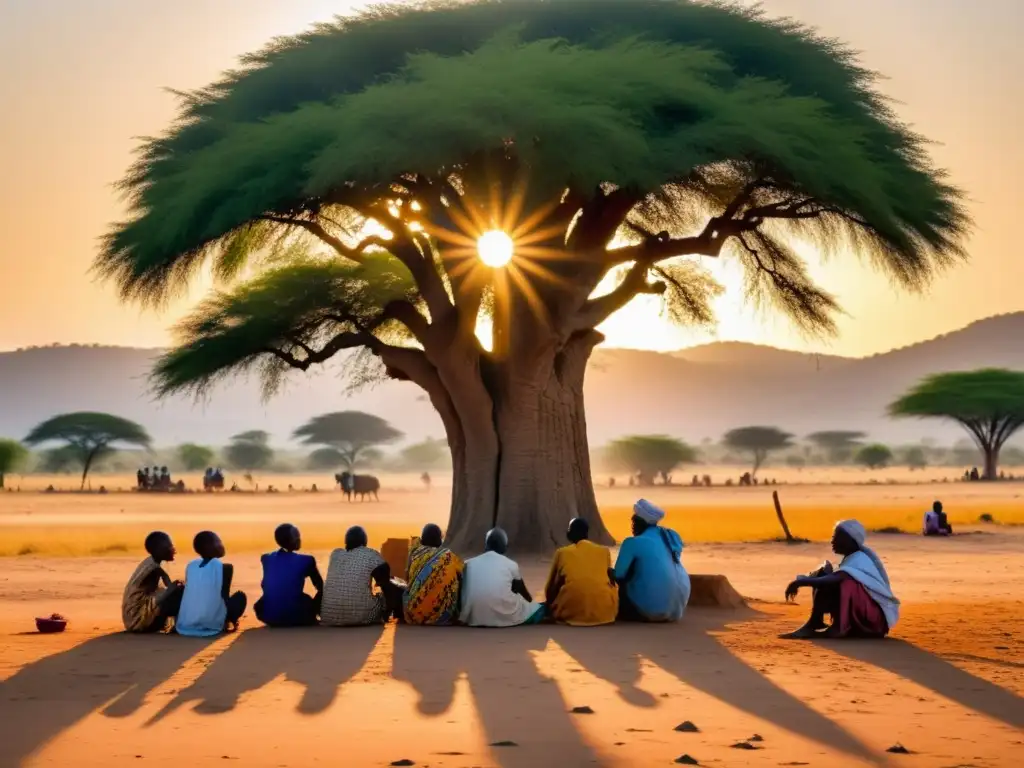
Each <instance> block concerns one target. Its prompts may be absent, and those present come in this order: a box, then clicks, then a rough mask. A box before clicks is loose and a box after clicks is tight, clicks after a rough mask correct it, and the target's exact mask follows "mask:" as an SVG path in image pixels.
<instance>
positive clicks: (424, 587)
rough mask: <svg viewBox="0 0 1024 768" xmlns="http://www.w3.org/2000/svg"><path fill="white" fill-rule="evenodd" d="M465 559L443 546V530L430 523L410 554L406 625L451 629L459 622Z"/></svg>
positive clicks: (405, 597)
mask: <svg viewBox="0 0 1024 768" xmlns="http://www.w3.org/2000/svg"><path fill="white" fill-rule="evenodd" d="M464 567H465V566H464V565H463V563H462V558H460V557H459V556H458V555H456V554H455V553H454V552H452V551H451V550H450V549H448V548H447V547H445V546H444V545H443V536H442V534H441V529H440V527H438V526H436V525H434V524H433V523H429V524H428V525H425V526H424V527H423V533H422V534H421V535H420V538H419V540H418V541H414V542H413V547H412V549H411V550H410V552H409V567H408V575H409V587H408V589H406V591H405V594H404V595H403V597H402V608H403V610H404V612H405V621H406V623H407V624H430V625H434V626H451V625H452V624H454V623H455V622H456V621H458V619H459V592H460V590H461V588H462V573H463V569H464Z"/></svg>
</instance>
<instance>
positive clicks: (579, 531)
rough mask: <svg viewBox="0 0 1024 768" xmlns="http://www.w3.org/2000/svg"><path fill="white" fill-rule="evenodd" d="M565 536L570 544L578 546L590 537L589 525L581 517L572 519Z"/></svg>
mask: <svg viewBox="0 0 1024 768" xmlns="http://www.w3.org/2000/svg"><path fill="white" fill-rule="evenodd" d="M565 535H566V538H568V539H569V543H570V544H579V543H580V542H581V541H586V540H587V539H588V538H589V537H590V523H588V522H587V521H586V520H584V519H583V518H582V517H574V518H573V519H572V520H570V521H569V530H568V531H567V532H566V534H565Z"/></svg>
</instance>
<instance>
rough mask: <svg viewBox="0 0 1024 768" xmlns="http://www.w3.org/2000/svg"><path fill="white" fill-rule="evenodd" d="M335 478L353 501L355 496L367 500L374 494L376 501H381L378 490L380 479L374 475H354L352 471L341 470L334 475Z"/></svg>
mask: <svg viewBox="0 0 1024 768" xmlns="http://www.w3.org/2000/svg"><path fill="white" fill-rule="evenodd" d="M334 479H335V480H336V481H337V482H338V485H340V486H341V490H342V493H344V494H345V497H346V498H347V499H348V500H349V501H352V497H353V496H358V497H359V500H360V501H365V500H366V497H367V496H370V495H372V496H373V500H374V501H380V497H379V496H378V495H377V491H379V490H380V480H378V479H377V478H376V477H374V476H373V475H353V474H352V473H351V472H341V473H340V474H337V475H335V476H334Z"/></svg>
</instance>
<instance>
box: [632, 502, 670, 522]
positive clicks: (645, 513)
mask: <svg viewBox="0 0 1024 768" xmlns="http://www.w3.org/2000/svg"><path fill="white" fill-rule="evenodd" d="M633 514H634V515H636V516H637V517H639V518H640V519H641V520H643V521H644V522H645V523H647V524H648V525H657V524H658V522H659V521H660V520H661V519H662V518H663V517H665V513H664V511H662V510H661V509H659V508H658V507H656V506H654V505H653V504H651V502H649V501H648V500H647V499H640V501H638V502H637V503H636V504H634V505H633Z"/></svg>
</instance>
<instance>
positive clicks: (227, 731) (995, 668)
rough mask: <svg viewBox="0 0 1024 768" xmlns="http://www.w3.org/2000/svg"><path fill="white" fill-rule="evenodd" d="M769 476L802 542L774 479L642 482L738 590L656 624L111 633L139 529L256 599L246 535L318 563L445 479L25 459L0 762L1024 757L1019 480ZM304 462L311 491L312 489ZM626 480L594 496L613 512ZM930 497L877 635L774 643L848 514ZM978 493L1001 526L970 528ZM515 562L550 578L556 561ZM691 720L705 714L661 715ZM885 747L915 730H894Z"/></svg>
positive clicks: (555, 762) (425, 506)
mask: <svg viewBox="0 0 1024 768" xmlns="http://www.w3.org/2000/svg"><path fill="white" fill-rule="evenodd" d="M767 474H768V476H771V475H772V474H774V473H772V472H771V471H769V472H768V473H767ZM777 476H778V480H779V481H780V482H784V483H786V484H785V485H780V486H779V487H778V489H777V490H779V493H780V496H781V499H782V503H783V506H784V508H785V511H786V516H787V519H788V520H789V524H790V527H791V528H792V529H793V532H794V533H795V534H796V535H799V536H804V537H807V538H810V539H813V540H814V542H815V543H811V544H801V545H784V544H779V543H776V542H774V541H771V539H773V538H775V537H777V536H779V535H780V529H779V526H778V523H777V521H776V518H775V513H774V510H773V508H772V502H771V494H770V489H765V488H761V487H759V488H743V489H739V488H722V487H716V488H711V489H690V488H668V489H666V488H655V489H650V490H649V491H645V493H646V494H647V495H648V496H649V497H650V498H651V499H652V500H653V501H655V502H657V503H659V504H661V505H663V506H664V507H665V508H666V509H667V510H668V520H667V522H668V524H669V525H671V526H673V527H675V528H676V529H678V530H679V531H680V532H681V533H682V535H683V537H684V539H685V540H686V541H687V548H686V550H685V552H684V563H685V564H686V566H687V568H688V569H689V570H690V572H691V573H724V574H726V575H727V576H728V577H729V579H730V580H731V581H732V583H733V584H734V585H735V586H736V587H737V589H739V591H740V592H741V593H743V594H744V595H745V596H747V597H748V598H749V599H750V607H749V608H748V609H742V610H721V609H717V610H716V609H692V610H691V611H689V612H688V613H687V616H686V617H685V619H684V621H683V622H681V623H680V624H678V625H673V626H664V627H662V626H619V625H617V626H613V627H606V628H597V629H573V628H567V627H547V626H544V627H531V628H520V629H514V630H490V631H488V630H470V629H431V628H415V627H404V626H401V627H396V626H394V625H391V626H388V627H386V628H373V629H370V628H368V629H353V630H331V629H326V628H314V629H309V630H294V631H282V630H266V629H262V628H258V627H256V626H255V622H254V621H253V619H252V618H251V617H248V618H247V619H246V620H245V621H244V622H243V631H241V632H239V633H238V634H235V635H230V636H225V637H220V638H216V639H214V640H210V641H193V640H188V639H185V638H179V637H173V636H160V637H127V636H125V635H123V634H120V633H119V629H120V621H119V600H120V594H121V589H122V587H123V583H124V580H125V579H126V578H127V576H128V574H129V573H130V571H131V569H132V568H133V567H134V565H135V563H136V562H137V560H138V557H139V553H140V549H141V541H142V537H143V536H144V535H145V533H146V532H148V531H149V530H152V529H154V528H162V529H166V530H168V531H170V532H171V533H172V535H173V536H174V537H175V538H176V539H177V543H178V548H179V550H180V552H181V554H180V556H179V560H178V562H175V563H173V564H171V565H170V567H169V570H170V571H171V575H172V576H174V577H178V576H180V575H181V572H182V569H183V568H184V563H185V562H186V561H187V559H188V555H189V550H190V539H191V536H192V535H193V534H194V533H195V531H196V530H198V529H200V528H213V529H215V530H217V531H218V532H220V533H221V535H222V536H223V538H224V540H225V542H226V544H227V547H228V550H229V555H228V558H227V559H228V560H229V561H230V562H232V563H234V564H235V567H236V569H237V576H236V580H237V583H238V585H239V586H240V587H241V588H243V589H245V590H246V591H247V592H248V593H249V595H250V598H251V599H253V598H254V597H255V596H256V595H258V591H259V578H260V574H259V563H258V559H257V558H256V556H255V554H256V552H258V551H261V550H267V549H270V548H271V546H272V538H271V537H272V531H273V527H274V526H275V525H276V524H278V523H279V522H282V521H284V520H290V521H292V522H295V523H296V524H298V525H299V526H300V527H301V528H302V530H303V534H304V539H305V541H306V548H307V550H309V551H311V552H313V553H314V554H316V555H317V557H318V559H319V561H320V564H321V568H324V567H325V566H326V557H327V552H328V550H329V549H330V548H331V547H334V546H337V545H338V544H339V542H340V541H341V539H342V537H343V534H344V530H345V529H346V528H347V527H348V526H349V525H352V524H354V523H360V524H362V525H364V526H366V527H367V529H368V531H369V533H370V536H371V539H372V540H373V541H374V542H375V543H380V542H381V541H383V540H384V539H385V538H387V537H390V536H406V535H409V534H411V533H415V532H416V531H417V530H418V529H419V528H420V526H422V524H423V523H424V522H426V521H430V520H435V521H437V522H441V523H443V522H444V517H445V513H446V505H447V491H446V489H445V488H443V487H438V486H435V488H434V489H433V490H431V491H430V492H426V491H424V490H423V489H422V487H420V486H418V483H417V481H416V478H415V477H405V478H401V477H394V478H392V477H387V478H384V486H385V490H384V492H383V493H382V497H381V501H380V503H365V504H359V503H353V504H349V503H346V502H344V501H343V500H342V499H341V497H340V494H339V493H338V492H337V491H334V492H333V493H332V492H329V488H328V487H327V483H325V482H323V480H322V479H317V478H312V477H306V478H298V477H293V478H286V477H279V478H269V477H267V478H259V479H258V480H259V482H260V486H261V492H259V493H240V494H230V493H224V494H216V495H210V494H186V495H160V496H156V495H145V494H135V493H127V492H126V493H116V492H113V493H108V494H105V495H100V494H95V493H93V494H76V493H52V494H46V493H39V492H36V491H31V490H29V488H30V487H32V486H30V485H29V483H30V482H31V483H32V484H38V483H40V482H42V483H43V484H42V485H41V486H39V485H35V486H34V487H36V488H39V487H45V486H46V485H48V484H50V483H51V482H52V483H53V484H54V485H55V486H57V487H63V488H70V487H72V486H73V485H74V481H73V479H70V478H67V477H63V478H24V479H23V481H22V491H21V492H11V493H4V494H0V553H2V554H5V555H9V556H8V557H0V637H2V638H3V639H2V642H0V766H7V765H11V766H14V765H27V766H50V765H52V766H57V765H59V766H108V765H125V764H131V765H143V766H145V765H158V766H164V765H166V766H172V765H173V766H176V767H177V766H180V765H210V764H214V765H231V764H233V763H237V764H244V765H251V766H311V765H325V766H326V765H344V766H386V765H391V764H414V765H417V766H433V767H434V768H470V767H471V766H499V767H501V768H519V767H520V766H522V768H527V766H549V765H550V766H583V765H586V766H592V765H599V766H633V765H637V766H650V765H671V764H673V762H674V761H675V760H677V759H678V758H680V757H682V756H683V755H690V756H691V757H692V758H693V759H695V760H697V761H698V762H699V764H700V765H708V766H747V765H750V766H822V767H826V766H828V767H830V766H872V765H874V766H909V767H911V768H917V767H919V766H922V767H923V766H929V767H931V766H934V767H935V768H953V767H954V766H961V767H966V766H975V767H976V768H988V767H989V766H1018V765H1021V764H1024V730H1022V729H1024V698H1022V697H1024V640H1022V637H1024V634H1022V633H1024V579H1022V578H1021V577H1020V572H1021V565H1022V563H1024V527H1022V526H1020V524H1021V523H1024V503H1022V501H1021V494H1022V493H1024V484H1022V485H1018V484H1016V483H1000V484H993V485H988V484H963V483H947V484H941V483H935V484H930V485H929V484H920V483H914V484H888V483H887V482H886V480H887V479H904V480H905V479H907V478H898V477H893V478H886V477H885V474H884V473H877V476H878V480H879V483H878V484H874V485H869V484H856V485H855V484H849V483H847V484H843V483H842V479H843V478H839V479H826V478H822V477H818V478H816V482H817V483H819V484H809V485H808V484H804V485H797V484H795V481H796V480H797V479H798V477H797V473H789V474H787V473H784V472H782V471H779V472H778V473H777ZM722 477H724V474H722ZM803 477H804V478H805V479H807V478H808V472H806V471H805V473H803ZM871 477H872V475H870V474H868V473H861V472H859V471H857V472H851V473H850V474H849V476H847V477H846V480H847V481H849V480H855V481H856V482H858V483H866V481H867V480H869V479H870V478H871ZM915 479H920V476H919V474H918V473H915ZM186 482H189V478H186ZM312 482H318V483H320V484H321V485H320V488H321V491H320V492H319V493H309V492H304V491H302V490H301V489H302V488H308V487H309V485H310V484H311V483H312ZM289 483H291V484H292V485H293V487H294V488H295V490H294V491H292V492H288V491H287V490H286V489H287V486H288V484H289ZM100 484H104V485H106V487H107V488H108V489H115V488H117V487H118V486H119V484H120V486H121V487H128V486H130V485H131V484H132V482H131V479H130V478H120V479H119V478H109V477H99V476H97V477H96V478H94V479H93V487H94V488H98V486H99V485H100ZM267 484H273V485H275V486H276V487H278V488H280V489H284V490H282V491H281V492H280V493H266V492H265V488H266V485H267ZM634 496H635V491H634V490H633V489H629V488H621V487H620V488H616V489H614V490H609V489H607V488H605V489H601V490H599V492H598V497H599V502H600V504H601V507H602V510H603V512H604V514H605V517H606V519H607V520H608V522H609V524H610V527H611V528H612V530H613V532H614V533H615V534H616V535H617V536H622V535H624V533H625V531H626V528H627V527H628V517H629V509H630V504H631V502H632V501H633V499H634ZM934 498H941V499H942V500H943V501H944V502H945V504H946V507H947V509H948V511H949V513H950V517H951V520H952V522H953V524H954V526H955V527H956V528H957V530H958V532H960V534H959V535H957V536H955V537H953V538H952V539H943V540H931V539H928V540H926V539H924V538H922V537H920V536H912V535H899V534H878V535H874V536H873V544H874V546H875V548H876V550H877V551H878V552H879V553H880V554H881V555H882V556H883V557H884V558H885V559H886V561H887V564H888V566H889V569H890V573H891V575H892V579H893V583H894V587H895V589H896V591H897V593H898V594H899V596H900V597H901V598H902V600H903V603H904V608H903V618H902V620H901V622H900V624H899V625H898V626H897V627H896V630H895V632H894V633H893V637H892V638H890V639H888V640H886V641H883V642H860V643H858V642H845V643H832V644H827V643H818V644H801V643H787V642H784V641H780V640H778V639H777V634H778V633H779V632H781V631H784V630H786V629H789V628H792V627H793V626H795V625H796V624H797V623H798V622H799V621H800V620H801V619H802V617H803V615H804V613H805V612H806V610H807V607H808V602H809V595H807V594H804V593H801V595H800V598H799V599H798V603H799V604H798V605H786V604H784V603H783V602H782V600H781V596H782V590H783V587H784V586H785V584H786V583H787V581H789V580H790V579H792V578H793V576H794V574H796V573H798V572H804V571H807V570H808V569H810V568H812V567H814V566H815V565H816V564H817V563H819V562H820V561H821V559H822V558H824V557H826V556H828V555H829V553H828V552H827V546H826V545H825V544H824V541H825V540H826V539H827V537H828V535H829V532H830V530H831V526H832V523H833V522H834V521H835V520H836V519H837V518H843V517H857V518H859V519H860V520H862V521H863V522H864V523H865V525H867V526H868V528H871V529H882V528H902V529H905V530H907V531H914V530H916V529H918V528H919V526H920V521H921V515H922V512H923V511H924V509H926V508H927V507H928V506H929V505H930V503H931V502H932V500H933V499H934ZM982 514H990V515H992V516H993V517H994V518H995V520H996V521H998V523H999V524H995V525H989V524H978V523H977V520H978V518H979V516H980V515H982ZM19 553H22V554H21V556H19ZM513 554H514V553H513ZM522 566H523V572H524V576H525V578H526V580H527V582H528V584H529V585H530V586H531V588H532V589H533V590H534V591H535V592H539V591H540V590H541V588H542V586H543V580H544V577H545V574H546V568H547V563H546V562H542V561H530V562H524V563H522ZM54 611H56V612H59V613H62V614H64V615H66V616H68V617H69V618H70V625H69V629H68V631H67V632H65V633H64V634H62V635H54V636H41V635H38V634H35V633H34V632H33V631H32V630H33V617H35V616H39V615H46V614H49V613H52V612H54ZM579 707H585V708H589V711H588V710H584V712H582V713H579V712H574V711H573V710H574V709H576V708H579ZM683 721H692V722H693V723H694V724H695V725H696V726H697V728H698V729H699V732H696V733H685V732H679V731H676V730H675V728H676V726H678V725H680V724H681V723H682V722H683ZM755 734H757V735H758V736H759V737H760V740H752V738H751V737H753V736H754V735H755ZM897 743H900V744H902V745H903V746H905V747H906V749H907V750H909V754H895V753H890V752H887V751H886V750H887V749H889V748H890V747H893V746H895V745H896V744H897ZM737 744H745V745H746V746H747V747H748V748H742V749H741V748H737V747H735V746H734V745H737ZM403 760H406V761H409V762H407V763H401V762H399V761H403Z"/></svg>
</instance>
